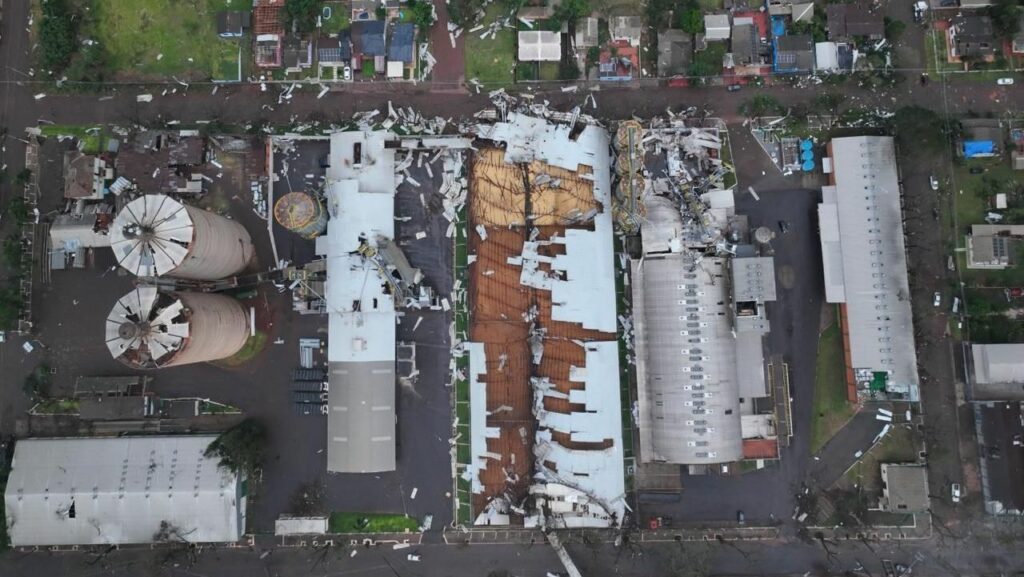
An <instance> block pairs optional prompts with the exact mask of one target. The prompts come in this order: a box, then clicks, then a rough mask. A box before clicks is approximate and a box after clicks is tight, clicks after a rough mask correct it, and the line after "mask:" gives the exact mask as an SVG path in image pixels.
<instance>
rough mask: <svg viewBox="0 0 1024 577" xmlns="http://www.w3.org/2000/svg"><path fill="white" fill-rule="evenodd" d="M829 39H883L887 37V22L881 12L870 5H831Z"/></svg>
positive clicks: (829, 11)
mask: <svg viewBox="0 0 1024 577" xmlns="http://www.w3.org/2000/svg"><path fill="white" fill-rule="evenodd" d="M825 13H826V14H827V15H828V37H829V39H830V40H842V39H846V38H850V37H853V36H867V37H871V38H881V37H882V36H885V21H884V20H883V18H882V13H881V11H873V10H871V7H870V6H869V5H868V4H866V3H865V4H829V5H828V6H826V7H825Z"/></svg>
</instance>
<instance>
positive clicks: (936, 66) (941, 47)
mask: <svg viewBox="0 0 1024 577" xmlns="http://www.w3.org/2000/svg"><path fill="white" fill-rule="evenodd" d="M924 57H925V60H927V66H928V73H929V74H938V73H946V72H959V71H961V70H963V67H962V66H961V65H959V64H957V63H955V62H947V61H946V34H945V32H944V31H942V30H930V31H928V32H926V33H925V35H924Z"/></svg>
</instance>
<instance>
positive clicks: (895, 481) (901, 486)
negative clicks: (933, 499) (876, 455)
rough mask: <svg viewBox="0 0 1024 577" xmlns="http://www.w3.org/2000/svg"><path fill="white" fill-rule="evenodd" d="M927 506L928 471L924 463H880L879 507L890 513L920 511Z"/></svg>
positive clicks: (925, 509)
mask: <svg viewBox="0 0 1024 577" xmlns="http://www.w3.org/2000/svg"><path fill="white" fill-rule="evenodd" d="M929 506H930V504H929V501H928V471H927V469H925V466H924V465H917V464H889V463H883V464H882V501H881V503H879V509H881V510H883V511H887V512H890V513H921V512H923V511H927V510H928V508H929Z"/></svg>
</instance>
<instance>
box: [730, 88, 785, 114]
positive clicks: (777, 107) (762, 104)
mask: <svg viewBox="0 0 1024 577" xmlns="http://www.w3.org/2000/svg"><path fill="white" fill-rule="evenodd" d="M785 111H786V108H785V107H784V106H782V103H781V102H779V101H778V99H777V98H775V97H774V96H771V95H769V94H758V95H757V96H755V97H753V98H749V99H747V100H746V101H745V102H744V103H743V104H741V105H740V112H741V113H742V114H743V115H744V116H747V117H750V118H760V117H762V116H778V115H780V114H782V113H783V112H785Z"/></svg>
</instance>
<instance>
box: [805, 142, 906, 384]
mask: <svg viewBox="0 0 1024 577" xmlns="http://www.w3.org/2000/svg"><path fill="white" fill-rule="evenodd" d="M830 148H831V156H832V166H833V174H832V178H833V182H834V185H833V186H826V187H823V188H822V196H823V202H822V203H821V204H820V205H818V216H819V225H820V228H821V250H822V256H823V258H824V270H825V296H826V300H827V301H828V302H833V303H845V304H846V310H847V319H848V332H849V341H850V342H849V346H850V358H851V362H852V367H851V368H852V369H854V371H855V375H856V376H857V378H858V380H870V376H869V374H868V373H869V372H887V373H888V383H889V384H890V385H895V386H896V387H897V388H899V387H902V388H909V389H910V390H909V394H910V397H911V398H912V399H916V395H917V385H918V374H917V353H916V351H915V349H914V328H913V324H912V317H911V311H910V286H909V283H908V280H907V257H906V249H905V246H904V241H903V221H902V213H901V208H900V188H899V181H898V180H899V179H898V177H897V174H896V153H895V149H894V145H893V139H892V138H891V137H882V136H857V137H848V138H836V139H833V140H832V142H831V145H830ZM857 371H861V372H860V373H857ZM890 390H893V389H890Z"/></svg>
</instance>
